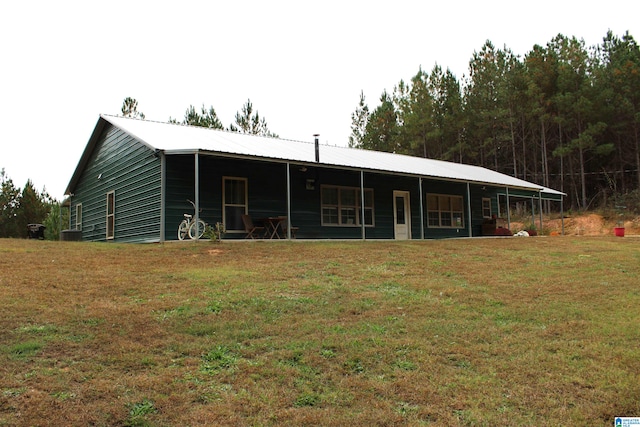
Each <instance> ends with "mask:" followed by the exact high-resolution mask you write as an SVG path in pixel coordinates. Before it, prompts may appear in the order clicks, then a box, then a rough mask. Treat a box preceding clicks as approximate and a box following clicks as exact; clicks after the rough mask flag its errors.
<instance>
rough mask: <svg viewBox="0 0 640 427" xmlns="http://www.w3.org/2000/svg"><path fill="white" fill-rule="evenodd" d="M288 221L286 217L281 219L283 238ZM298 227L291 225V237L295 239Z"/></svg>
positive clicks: (285, 234)
mask: <svg viewBox="0 0 640 427" xmlns="http://www.w3.org/2000/svg"><path fill="white" fill-rule="evenodd" d="M288 223H289V220H288V219H285V220H284V221H282V225H281V227H282V235H283V236H284V237H285V239H286V238H287V224H288ZM299 229H300V227H294V226H291V238H292V239H295V238H296V232H297V231H298V230H299Z"/></svg>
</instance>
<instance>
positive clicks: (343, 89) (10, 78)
mask: <svg viewBox="0 0 640 427" xmlns="http://www.w3.org/2000/svg"><path fill="white" fill-rule="evenodd" d="M639 16H640V2H638V1H637V0H626V1H615V0H614V1H608V2H603V1H592V0H581V1H573V0H553V1H549V0H539V1H535V2H534V1H530V2H518V1H513V0H511V1H493V2H492V1H477V0H473V1H471V0H460V1H449V2H444V1H442V2H432V1H418V0H416V1H406V0H395V1H372V0H368V1H360V0H357V1H351V0H342V1H334V0H324V1H313V2H305V1H279V0H272V1H264V0H262V1H260V0H245V1H231V0H227V1H205V0H203V1H189V0H182V1H165V0H155V1H142V0H140V1H136V0H126V1H124V0H109V1H102V2H99V3H98V2H96V1H91V0H83V1H69V0H59V1H50V0H32V1H6V2H2V5H0V168H3V167H4V168H5V170H6V173H7V175H8V176H9V177H10V178H11V179H13V181H14V183H15V185H17V186H19V187H20V188H23V187H24V184H25V183H26V181H27V179H29V178H30V179H31V180H32V181H33V182H34V185H35V186H36V188H37V189H40V190H41V189H42V188H43V187H46V189H47V191H48V192H49V193H50V194H51V195H52V196H54V197H56V198H58V199H62V198H63V193H64V190H65V189H66V187H67V184H68V183H69V180H70V179H71V175H72V173H73V171H74V169H75V167H76V165H77V163H78V161H79V159H80V156H81V154H82V151H83V150H84V147H85V145H86V143H87V141H88V139H89V137H90V135H91V132H92V130H93V128H94V126H95V124H96V122H97V120H98V115H99V114H101V113H105V114H119V113H120V107H121V106H122V101H123V100H124V98H126V97H127V96H130V97H132V98H135V99H137V100H138V105H139V108H138V109H139V111H142V112H144V113H145V115H146V117H147V119H149V120H157V121H167V120H168V119H169V117H173V118H176V119H178V120H182V118H183V115H184V112H185V110H186V109H187V107H189V105H194V106H196V108H200V106H202V104H205V106H206V107H207V108H208V107H209V106H211V105H213V107H214V108H215V110H216V113H217V114H218V117H219V118H220V119H221V120H222V122H223V124H224V125H225V127H226V126H228V125H229V124H230V123H231V122H232V121H233V120H234V117H235V113H236V112H237V111H239V110H240V109H241V108H242V105H243V104H244V103H245V102H246V100H247V99H248V98H250V99H251V101H252V103H253V105H254V108H256V109H257V110H258V112H259V114H260V115H261V116H263V117H265V118H266V120H267V123H268V125H269V128H270V130H271V131H273V132H275V133H277V134H278V135H280V136H281V137H282V138H287V139H298V140H303V141H312V140H313V136H312V135H313V134H314V133H319V134H320V140H321V142H322V143H327V144H331V145H347V138H348V136H349V134H350V126H351V113H352V112H353V111H354V110H355V108H356V107H357V104H358V100H359V95H360V91H361V90H363V91H364V94H365V96H366V101H367V103H368V105H369V107H370V108H371V109H373V108H375V106H377V104H378V99H379V96H380V94H381V93H382V91H383V90H384V89H387V90H389V91H391V90H392V89H393V87H394V86H395V85H396V84H397V83H398V82H399V81H400V80H401V79H405V80H408V79H410V78H411V77H412V76H413V75H415V74H416V72H417V71H418V68H419V67H420V66H422V68H423V69H424V70H426V71H431V69H432V67H433V66H434V64H436V63H438V64H439V65H441V66H442V67H443V68H445V69H446V68H450V69H451V71H452V72H453V73H454V74H455V75H456V76H457V77H458V78H459V79H461V78H462V75H463V74H467V66H468V62H469V60H470V59H471V56H472V55H473V52H474V51H478V50H480V49H481V47H482V45H483V44H484V42H485V41H486V40H487V39H489V40H491V41H492V42H493V44H494V45H495V46H496V47H500V48H502V47H503V46H505V45H506V46H507V47H508V48H510V49H511V50H513V51H514V52H515V53H516V54H519V55H524V54H526V53H527V52H529V51H530V50H531V48H532V47H533V46H534V44H540V45H546V43H547V42H549V41H550V40H551V39H552V38H553V37H554V36H555V35H557V34H558V33H562V34H564V35H566V36H569V37H570V36H576V37H578V38H582V39H584V40H585V42H586V44H587V46H591V45H595V44H599V43H600V42H601V41H602V38H603V37H604V36H605V34H606V32H607V30H609V29H611V30H612V31H613V32H614V34H616V35H619V36H622V35H623V34H624V32H625V31H627V30H628V31H629V32H630V34H631V35H632V36H633V37H634V38H635V39H636V41H640V19H638V17H639Z"/></svg>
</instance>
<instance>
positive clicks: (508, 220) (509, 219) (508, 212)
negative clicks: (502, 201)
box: [505, 187, 511, 230]
mask: <svg viewBox="0 0 640 427" xmlns="http://www.w3.org/2000/svg"><path fill="white" fill-rule="evenodd" d="M505 188H506V190H507V228H508V229H509V230H511V210H510V209H509V187H505Z"/></svg>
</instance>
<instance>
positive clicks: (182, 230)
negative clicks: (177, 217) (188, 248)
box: [178, 220, 189, 240]
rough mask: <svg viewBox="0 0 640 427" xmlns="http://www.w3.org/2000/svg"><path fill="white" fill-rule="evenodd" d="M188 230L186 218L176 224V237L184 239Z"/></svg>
mask: <svg viewBox="0 0 640 427" xmlns="http://www.w3.org/2000/svg"><path fill="white" fill-rule="evenodd" d="M188 232H189V223H188V222H187V221H186V220H183V221H182V222H181V223H180V225H179V226H178V239H179V240H184V238H185V237H186V236H187V233H188Z"/></svg>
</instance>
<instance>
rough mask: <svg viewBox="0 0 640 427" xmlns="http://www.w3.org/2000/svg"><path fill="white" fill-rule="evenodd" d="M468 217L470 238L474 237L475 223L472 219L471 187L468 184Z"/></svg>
mask: <svg viewBox="0 0 640 427" xmlns="http://www.w3.org/2000/svg"><path fill="white" fill-rule="evenodd" d="M467 215H469V216H468V218H469V220H468V221H467V224H469V225H468V227H469V237H473V227H472V225H473V221H472V218H471V185H469V183H468V182H467Z"/></svg>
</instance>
